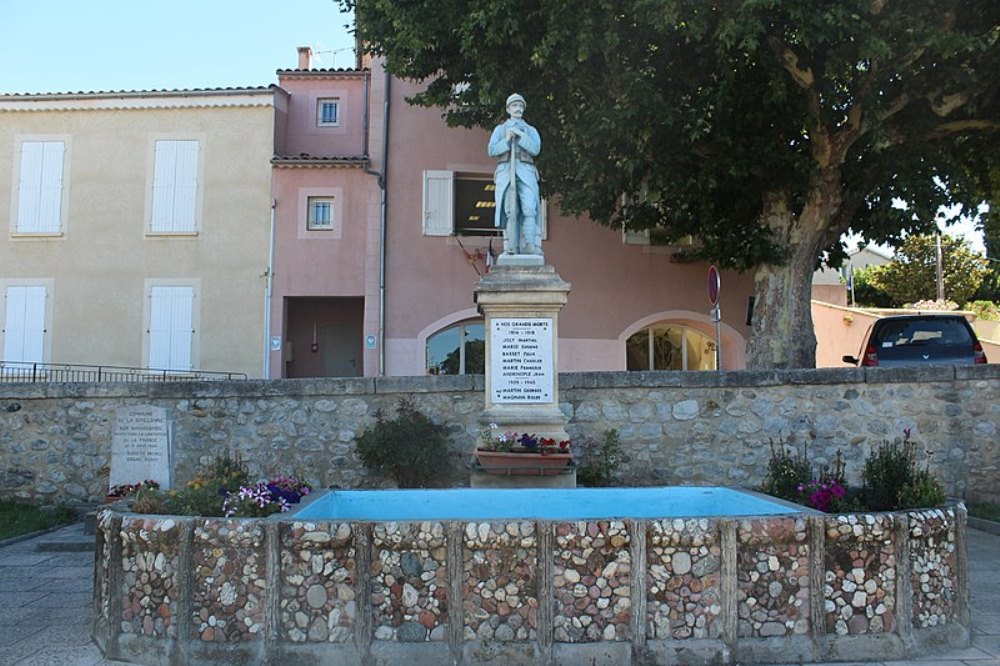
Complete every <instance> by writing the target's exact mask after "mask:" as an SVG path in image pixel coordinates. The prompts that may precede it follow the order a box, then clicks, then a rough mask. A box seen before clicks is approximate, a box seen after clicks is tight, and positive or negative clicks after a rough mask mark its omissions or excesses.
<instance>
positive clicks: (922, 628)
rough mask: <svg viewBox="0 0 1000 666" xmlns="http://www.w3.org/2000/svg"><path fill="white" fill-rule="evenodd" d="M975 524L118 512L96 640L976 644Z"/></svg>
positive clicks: (178, 646) (234, 652)
mask: <svg viewBox="0 0 1000 666" xmlns="http://www.w3.org/2000/svg"><path fill="white" fill-rule="evenodd" d="M965 518H966V512H965V507H964V505H962V504H960V503H956V504H952V505H949V506H947V507H943V508H940V509H933V510H924V511H911V512H900V513H895V514H859V515H830V516H824V515H819V514H806V513H802V514H794V515H788V516H771V517H754V518H687V519H684V518H678V519H660V520H648V521H647V520H581V521H572V522H549V521H523V520H522V521H494V522H482V523H478V522H453V521H448V522H435V521H428V522H407V523H393V522H375V523H367V522H351V523H341V522H301V521H295V519H294V516H291V517H287V516H283V515H281V514H279V515H276V516H272V517H270V518H267V519H225V518H218V519H203V518H180V517H166V516H164V517H157V516H139V515H135V514H130V513H127V512H125V511H124V507H117V506H116V507H112V508H111V509H108V510H105V511H104V512H103V513H102V514H101V515H100V517H99V522H98V559H97V562H98V567H97V584H96V585H95V604H94V607H95V612H96V615H97V618H96V620H95V624H94V638H95V639H96V641H97V643H98V645H100V646H101V648H102V649H103V650H104V651H105V654H106V655H107V656H108V657H110V658H115V659H126V660H131V661H133V662H135V663H142V664H184V663H219V664H228V663H232V664H236V663H297V664H298V663H301V664H314V663H315V664H319V663H337V664H362V663H404V662H406V663H414V664H419V663H461V664H479V663H502V662H503V661H510V662H511V663H545V664H576V663H590V661H591V660H596V661H597V662H599V663H643V664H657V663H662V664H673V663H685V664H694V663H704V664H728V663H754V662H759V661H765V662H773V661H775V659H780V658H782V657H784V659H785V661H786V662H788V661H789V660H791V661H796V662H810V661H827V660H848V661H865V660H874V661H885V660H893V659H903V658H907V657H912V656H915V655H918V654H919V655H921V656H924V655H925V654H927V653H928V652H933V650H934V649H936V648H940V647H944V646H949V647H956V646H965V645H967V644H968V642H969V629H968V627H969V615H968V571H967V564H966V559H965V545H964V544H965V541H964V539H965V537H964V534H965V533H964V529H965ZM189 565H190V566H189ZM498 660H499V661H498Z"/></svg>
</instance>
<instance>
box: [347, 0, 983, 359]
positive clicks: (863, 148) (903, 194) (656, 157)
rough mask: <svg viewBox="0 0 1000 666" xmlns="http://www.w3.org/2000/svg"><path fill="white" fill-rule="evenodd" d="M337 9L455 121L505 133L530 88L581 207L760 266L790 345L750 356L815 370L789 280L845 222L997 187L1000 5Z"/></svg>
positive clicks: (902, 217) (736, 262) (834, 255)
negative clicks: (792, 338) (509, 102)
mask: <svg viewBox="0 0 1000 666" xmlns="http://www.w3.org/2000/svg"><path fill="white" fill-rule="evenodd" d="M339 2H340V5H341V6H342V8H344V9H353V10H355V16H356V25H357V36H358V37H359V39H360V43H363V44H365V47H366V49H368V50H369V51H370V52H371V53H373V54H376V55H380V56H385V57H386V59H387V67H388V69H389V70H390V71H391V72H392V73H393V74H396V75H398V76H400V77H401V78H404V79H412V80H415V81H421V82H425V83H426V88H424V89H422V90H420V91H419V92H417V93H416V94H415V95H413V96H412V98H411V101H413V102H414V103H417V104H423V105H427V106H436V107H440V108H443V109H446V115H447V120H448V122H449V123H450V124H452V125H461V126H479V127H483V128H487V129H488V128H491V127H492V126H493V125H495V124H496V123H497V121H498V120H500V119H501V118H502V117H503V102H504V99H505V98H506V96H507V95H509V94H510V93H511V92H513V91H515V90H516V91H517V92H519V93H521V94H522V95H524V96H525V98H526V99H527V100H528V110H527V115H528V117H529V119H530V122H531V123H532V124H533V125H534V126H536V127H538V128H539V129H540V131H541V132H542V134H543V137H544V139H545V149H544V150H543V151H542V153H541V155H540V156H539V158H538V163H539V169H540V172H541V174H542V176H543V178H544V180H543V182H542V189H543V194H546V195H551V194H553V193H556V194H558V195H559V200H560V207H561V209H562V211H563V212H564V213H566V214H570V215H574V214H587V215H588V216H589V217H590V218H591V219H592V220H594V221H596V222H598V223H600V224H605V225H608V226H610V227H612V228H616V229H618V228H621V227H622V226H624V227H625V228H628V229H634V230H639V229H653V228H659V229H662V230H663V232H664V233H665V235H666V236H667V237H670V238H679V237H682V236H685V235H689V234H691V235H694V236H696V237H698V238H699V239H700V241H701V243H700V245H699V246H698V247H699V248H700V249H699V250H698V251H697V253H696V257H702V258H705V259H711V260H713V261H714V262H716V263H717V264H718V265H719V266H720V267H725V268H736V269H741V270H746V269H754V270H757V271H758V275H757V278H758V279H757V281H756V284H757V306H758V308H759V312H769V313H770V312H773V313H775V314H773V315H770V314H769V315H768V316H766V317H758V318H757V321H756V322H755V324H754V330H753V338H752V340H751V351H753V348H754V347H755V346H756V345H761V344H767V340H774V339H778V338H779V337H780V339H781V340H782V344H783V347H782V348H781V349H779V350H778V351H777V352H775V354H777V355H779V358H777V359H775V358H773V357H774V356H775V354H771V357H768V356H766V355H762V354H756V353H752V354H751V355H750V357H749V358H750V361H751V363H752V364H755V363H770V364H781V363H789V362H807V361H805V360H804V357H805V356H808V355H804V356H803V354H802V349H800V347H808V345H806V344H805V343H802V344H798V343H795V342H792V343H788V342H787V335H784V334H783V333H781V331H786V330H798V331H800V333H799V335H798V336H796V338H803V339H807V338H808V337H809V333H808V332H803V331H811V326H809V325H808V321H807V318H808V312H809V297H810V296H809V290H808V289H800V290H798V291H795V290H793V288H792V287H790V286H789V285H795V284H800V283H803V281H805V280H807V279H808V272H809V271H811V268H812V266H813V265H814V262H815V261H816V259H817V257H818V256H820V254H821V252H822V251H823V250H824V249H828V250H830V251H831V253H830V260H831V261H832V262H834V263H836V262H837V261H838V260H839V259H841V258H842V257H843V248H842V247H840V245H839V242H838V239H839V238H840V236H841V234H842V233H843V232H845V231H847V230H848V229H850V230H852V231H854V232H856V233H859V234H861V235H862V236H863V237H865V238H866V239H868V240H871V241H875V242H893V243H895V242H898V241H899V240H900V239H901V237H902V235H903V232H904V231H905V232H907V233H927V232H929V231H932V230H933V229H934V228H935V217H936V214H937V211H938V208H939V207H940V206H942V205H957V204H964V205H965V206H966V207H967V210H972V209H974V208H975V207H976V206H978V204H979V203H980V202H981V201H983V200H984V199H988V198H990V197H991V195H992V194H993V193H994V192H995V191H996V185H995V183H996V182H997V179H996V177H995V173H996V168H997V167H996V165H997V163H998V157H997V156H998V155H1000V150H998V148H1000V132H996V131H995V129H996V117H997V110H996V99H997V90H998V86H1000V49H997V48H996V43H995V40H996V32H995V30H992V29H989V27H990V26H996V25H998V24H1000V3H997V2H996V1H995V0H965V1H963V2H955V1H951V2H871V1H870V0H842V1H839V2H829V0H798V1H796V2H746V1H745V0H720V1H718V2H713V3H710V4H706V3H705V2H704V1H703V0H656V1H655V2H654V1H651V0H622V1H621V2H583V3H581V2H577V1H576V0H546V2H529V3H525V2H520V1H518V0H438V1H436V2H409V1H404V0H339ZM943 16H946V17H947V20H942V17H943ZM942 183H943V185H944V186H942V185H941V184H942ZM899 200H903V201H905V202H906V203H907V208H906V209H905V210H903V209H900V208H899V207H896V206H894V205H893V203H894V202H896V201H899ZM623 202H624V203H623ZM779 264H785V265H787V267H788V268H787V269H785V270H786V272H785V273H778V272H776V268H775V267H776V266H777V265H779ZM772 275H773V276H774V277H773V278H772V277H771V276H772ZM614 279H621V280H624V279H625V278H624V277H620V278H614ZM772 281H773V282H774V283H775V284H776V285H777V288H774V289H770V290H769V289H768V287H770V286H771V283H772ZM906 300H917V299H915V298H914V299H906ZM793 301H794V302H793ZM768 303H772V304H773V306H772V307H771V308H768V307H767V306H768ZM769 327H770V328H769ZM782 350H787V351H782ZM793 350H794V353H795V358H794V359H792V358H790V356H791V354H792V353H793ZM771 351H773V349H772V350H771ZM780 354H787V355H789V358H780Z"/></svg>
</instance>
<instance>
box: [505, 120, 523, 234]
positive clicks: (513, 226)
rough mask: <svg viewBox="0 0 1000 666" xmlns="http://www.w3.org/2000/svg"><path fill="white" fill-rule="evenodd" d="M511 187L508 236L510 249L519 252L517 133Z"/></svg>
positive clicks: (512, 150) (512, 142) (512, 141)
mask: <svg viewBox="0 0 1000 666" xmlns="http://www.w3.org/2000/svg"><path fill="white" fill-rule="evenodd" d="M508 187H509V188H510V189H509V191H508V192H507V196H508V197H510V201H509V203H508V204H507V238H509V239H510V242H509V246H510V247H509V249H508V251H509V252H510V253H511V254H518V253H519V252H520V248H521V227H520V226H519V225H518V223H517V134H514V135H512V136H511V137H510V185H509V186H508Z"/></svg>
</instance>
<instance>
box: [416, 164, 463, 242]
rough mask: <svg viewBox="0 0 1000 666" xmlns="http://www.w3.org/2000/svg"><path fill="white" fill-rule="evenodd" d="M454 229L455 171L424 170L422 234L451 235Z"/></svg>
mask: <svg viewBox="0 0 1000 666" xmlns="http://www.w3.org/2000/svg"><path fill="white" fill-rule="evenodd" d="M454 230H455V172H454V171H424V219H423V234H424V236H451V235H452V234H453V233H454Z"/></svg>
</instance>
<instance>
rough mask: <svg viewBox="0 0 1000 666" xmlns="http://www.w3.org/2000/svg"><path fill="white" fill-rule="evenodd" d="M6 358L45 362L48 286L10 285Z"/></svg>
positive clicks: (5, 342) (8, 289)
mask: <svg viewBox="0 0 1000 666" xmlns="http://www.w3.org/2000/svg"><path fill="white" fill-rule="evenodd" d="M5 310H6V318H5V319H4V322H5V324H4V338H3V340H4V343H3V358H4V360H7V361H22V362H26V363H41V362H42V361H43V360H44V351H45V287H43V286H38V285H32V286H9V287H7V303H6V308H5Z"/></svg>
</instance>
